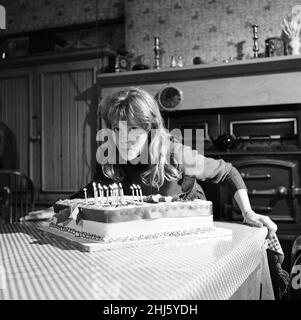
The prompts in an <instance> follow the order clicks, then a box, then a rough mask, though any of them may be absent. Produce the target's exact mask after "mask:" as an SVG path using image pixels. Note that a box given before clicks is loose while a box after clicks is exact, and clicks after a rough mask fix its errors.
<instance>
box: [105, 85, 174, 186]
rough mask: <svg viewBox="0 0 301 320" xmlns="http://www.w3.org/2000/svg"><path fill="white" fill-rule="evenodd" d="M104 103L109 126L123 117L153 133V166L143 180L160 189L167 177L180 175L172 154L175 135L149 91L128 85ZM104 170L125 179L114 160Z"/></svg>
mask: <svg viewBox="0 0 301 320" xmlns="http://www.w3.org/2000/svg"><path fill="white" fill-rule="evenodd" d="M100 107H101V117H102V119H103V121H104V123H105V126H106V127H107V128H110V129H111V128H112V127H113V126H115V125H116V124H118V122H119V121H128V122H129V123H135V124H137V126H139V127H140V128H142V129H144V130H145V131H147V132H148V133H150V134H151V139H150V142H149V145H148V156H149V157H148V159H149V162H150V164H151V166H148V169H147V170H146V171H145V172H143V173H142V174H141V179H142V181H143V183H145V184H147V185H151V186H152V187H155V188H157V189H159V188H160V187H161V186H162V185H163V183H164V180H168V181H170V180H176V179H178V178H179V177H180V172H179V170H178V168H177V165H178V164H177V163H176V160H175V159H174V157H172V154H171V153H172V151H171V140H172V139H173V137H172V136H171V135H170V133H169V132H168V131H167V129H166V128H165V126H164V122H163V119H162V116H161V113H160V110H159V107H158V104H157V102H156V100H155V99H154V98H153V97H152V96H151V95H150V94H149V93H148V92H146V91H145V90H143V89H141V88H137V87H131V88H129V89H124V90H121V91H119V92H117V93H114V94H112V95H111V96H109V97H107V98H106V99H105V100H104V101H103V102H102V103H101V105H100ZM102 170H103V173H104V175H105V176H107V177H109V178H111V179H112V180H114V181H118V180H121V179H122V173H121V172H120V170H119V169H118V166H116V165H114V164H104V165H102Z"/></svg>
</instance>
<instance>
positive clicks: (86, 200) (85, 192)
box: [83, 188, 88, 204]
mask: <svg viewBox="0 0 301 320" xmlns="http://www.w3.org/2000/svg"><path fill="white" fill-rule="evenodd" d="M83 190H84V195H85V203H86V204H87V203H88V199H87V188H84V189H83Z"/></svg>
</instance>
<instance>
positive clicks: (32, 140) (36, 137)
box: [30, 134, 41, 142]
mask: <svg viewBox="0 0 301 320" xmlns="http://www.w3.org/2000/svg"><path fill="white" fill-rule="evenodd" d="M37 141H41V135H39V134H38V135H36V136H31V137H30V142H37Z"/></svg>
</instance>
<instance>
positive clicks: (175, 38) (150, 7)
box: [125, 0, 301, 67]
mask: <svg viewBox="0 0 301 320" xmlns="http://www.w3.org/2000/svg"><path fill="white" fill-rule="evenodd" d="M297 4H301V0H299V1H294V0H153V1H151V0H139V1H138V0H125V12H126V15H125V16H126V45H127V49H128V50H129V51H130V52H131V53H133V54H134V56H135V57H136V60H134V61H139V60H141V62H143V63H145V64H148V65H150V66H151V67H153V65H154V51H153V49H154V39H153V37H154V36H158V37H160V40H161V43H162V49H163V54H162V67H168V66H169V65H170V57H171V56H172V55H181V56H182V57H183V60H184V65H192V60H193V57H195V56H199V57H201V58H202V60H203V61H205V62H206V63H209V62H221V61H223V60H225V59H228V60H229V59H247V58H250V57H252V56H253V51H252V49H253V39H252V38H253V31H252V27H251V26H252V24H258V25H259V29H258V36H259V47H260V51H259V52H262V53H263V52H264V51H265V43H264V40H265V39H266V38H269V37H274V36H277V37H279V36H281V22H282V20H283V18H284V17H285V15H287V14H290V13H291V9H292V7H293V6H294V5H297Z"/></svg>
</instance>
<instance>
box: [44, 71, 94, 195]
mask: <svg viewBox="0 0 301 320" xmlns="http://www.w3.org/2000/svg"><path fill="white" fill-rule="evenodd" d="M93 77H94V74H93V69H84V70H74V71H73V70H70V71H65V70H64V71H55V72H51V71H49V72H44V73H43V74H42V189H43V191H44V192H57V193H60V192H74V191H77V190H78V189H79V188H80V187H81V186H83V185H84V184H86V183H87V182H89V180H90V179H91V171H92V170H91V152H92V151H91V139H92V137H91V128H90V126H89V124H88V121H87V117H88V113H89V107H90V106H89V104H90V102H89V101H87V100H85V99H83V100H82V99H81V98H80V97H81V94H82V93H83V92H85V91H86V90H87V89H89V88H91V86H92V85H93ZM95 120H96V119H95Z"/></svg>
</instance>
